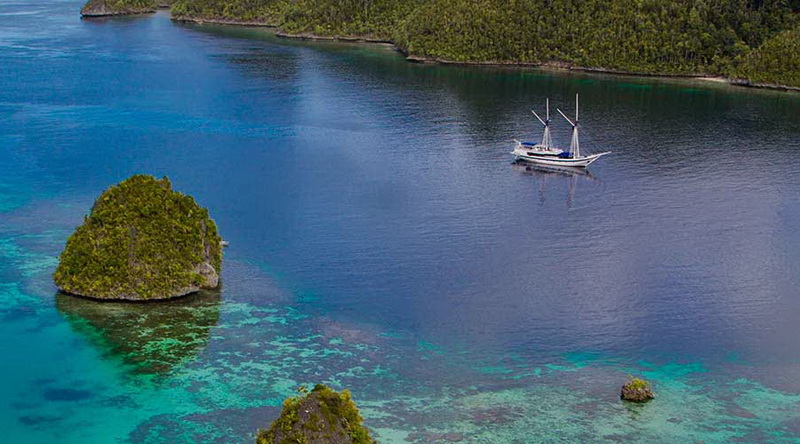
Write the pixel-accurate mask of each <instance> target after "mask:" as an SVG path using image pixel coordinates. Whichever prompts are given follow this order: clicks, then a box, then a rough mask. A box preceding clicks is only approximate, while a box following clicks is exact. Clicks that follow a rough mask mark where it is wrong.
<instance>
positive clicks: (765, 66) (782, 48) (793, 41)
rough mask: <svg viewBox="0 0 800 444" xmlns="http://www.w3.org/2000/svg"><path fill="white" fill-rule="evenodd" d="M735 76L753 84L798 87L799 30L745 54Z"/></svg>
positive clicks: (778, 37) (769, 41) (794, 30)
mask: <svg viewBox="0 0 800 444" xmlns="http://www.w3.org/2000/svg"><path fill="white" fill-rule="evenodd" d="M735 74H736V75H737V76H738V77H742V78H746V79H748V80H750V81H751V82H754V83H766V84H779V85H786V86H795V87H800V26H797V27H795V28H794V29H792V30H788V31H784V32H782V33H780V34H778V35H776V36H775V37H773V38H771V39H769V40H767V41H766V42H765V43H764V44H763V45H761V46H760V47H759V48H758V49H756V50H755V51H752V52H751V53H749V54H747V56H745V57H744V60H743V63H742V64H741V65H740V66H739V67H738V69H737V70H736V71H735Z"/></svg>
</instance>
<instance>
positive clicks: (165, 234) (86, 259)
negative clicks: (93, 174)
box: [53, 175, 222, 301]
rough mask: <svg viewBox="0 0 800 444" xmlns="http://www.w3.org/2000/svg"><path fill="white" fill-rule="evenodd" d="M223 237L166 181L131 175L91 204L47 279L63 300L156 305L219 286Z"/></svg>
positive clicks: (203, 213) (205, 214)
mask: <svg viewBox="0 0 800 444" xmlns="http://www.w3.org/2000/svg"><path fill="white" fill-rule="evenodd" d="M221 241H222V239H221V238H220V236H219V233H218V232H217V225H216V224H215V223H214V221H213V220H212V219H211V218H210V217H209V215H208V210H206V209H205V208H202V207H201V206H199V205H198V204H197V203H196V202H195V200H194V199H193V198H192V197H190V196H186V195H184V194H181V193H178V192H175V191H173V190H172V186H171V184H170V182H169V179H167V178H166V177H165V178H163V179H160V180H159V179H156V178H154V177H152V176H145V175H136V176H133V177H131V178H129V179H127V180H125V181H123V182H122V183H120V184H118V185H115V186H112V187H111V188H109V189H108V190H106V191H105V192H103V194H101V195H100V197H99V198H98V199H97V201H95V203H94V206H93V207H92V210H91V212H90V214H89V215H88V216H86V217H85V218H84V223H83V225H81V226H80V227H78V228H77V229H76V230H75V232H74V233H73V234H72V235H71V236H70V237H69V239H67V245H66V247H65V248H64V251H63V252H62V253H61V258H60V262H59V265H58V268H57V269H56V272H55V274H54V276H53V278H54V281H55V284H56V285H57V286H58V288H59V289H60V290H61V291H62V292H64V293H68V294H72V295H78V296H84V297H88V298H93V299H108V300H134V301H141V300H157V299H168V298H173V297H177V296H183V295H187V294H190V293H194V292H196V291H198V290H200V289H201V288H206V289H212V288H216V287H218V286H219V272H220V269H221V266H222V246H221Z"/></svg>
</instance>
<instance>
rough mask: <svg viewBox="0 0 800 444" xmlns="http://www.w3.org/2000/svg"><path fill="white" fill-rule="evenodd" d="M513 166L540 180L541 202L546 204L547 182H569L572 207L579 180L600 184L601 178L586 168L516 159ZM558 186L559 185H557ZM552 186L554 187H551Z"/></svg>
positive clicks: (568, 187) (568, 205)
mask: <svg viewBox="0 0 800 444" xmlns="http://www.w3.org/2000/svg"><path fill="white" fill-rule="evenodd" d="M511 167H512V168H513V169H514V170H516V171H518V172H520V173H522V174H526V175H530V176H533V177H536V178H537V179H538V180H539V203H540V204H541V205H544V203H545V202H546V201H547V183H548V182H564V181H566V183H567V199H566V202H565V203H566V205H567V208H572V201H573V199H574V198H575V192H576V190H577V188H578V182H587V183H592V184H600V183H601V182H600V179H599V178H598V177H597V176H595V175H593V174H592V173H591V172H590V171H589V170H587V169H586V168H571V167H560V166H544V165H537V164H533V163H529V162H526V161H524V160H516V161H514V162H512V163H511ZM556 186H558V185H556ZM551 188H552V187H551Z"/></svg>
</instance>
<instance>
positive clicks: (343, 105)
mask: <svg viewBox="0 0 800 444" xmlns="http://www.w3.org/2000/svg"><path fill="white" fill-rule="evenodd" d="M79 7H80V3H79V2H75V1H71V0H70V1H45V0H23V1H14V0H12V1H4V2H3V3H2V4H0V156H1V157H0V158H1V159H2V162H0V352H2V353H3V356H4V360H3V362H4V364H3V366H2V376H3V378H2V380H1V381H0V430H2V431H3V437H2V439H0V440H1V441H5V442H26V443H28V442H31V443H38V442H42V443H43V442H53V441H59V442H63V443H72V442H76V443H87V442H97V443H109V442H136V443H139V442H170V443H180V442H220V443H229V442H247V441H250V440H251V439H252V437H253V435H254V433H255V430H256V428H258V427H266V426H267V425H268V424H269V422H270V421H271V420H272V419H274V418H275V417H276V416H277V414H278V413H279V406H280V403H281V401H282V400H283V399H284V398H285V397H286V396H289V395H291V394H292V393H293V391H294V389H295V388H296V387H297V386H298V385H300V384H309V383H310V384H313V383H316V382H325V383H328V384H330V385H332V386H333V387H334V388H337V389H341V388H349V389H350V390H351V391H352V392H353V395H354V398H355V399H356V401H357V402H358V403H359V406H360V407H362V412H363V414H364V417H365V422H366V424H367V426H368V427H370V428H371V429H372V430H373V432H374V433H375V435H376V436H377V437H378V438H379V440H380V441H381V442H405V441H412V442H437V441H440V442H450V441H462V442H554V441H563V442H579V441H584V442H585V441H606V440H607V441H619V440H624V441H642V442H644V441H651V442H652V441H656V442H690V441H703V442H707V443H711V442H730V441H736V440H739V441H745V442H798V441H799V440H800V341H798V330H797V326H798V325H799V324H800V291H798V288H800V241H799V240H798V239H800V175H798V174H797V172H798V171H800V160H799V159H798V156H797V155H798V154H799V153H800V95H797V94H786V93H778V92H769V91H756V90H746V89H738V88H733V87H728V86H724V85H716V84H710V83H702V82H700V81H692V80H659V79H634V78H627V77H614V76H597V75H583V74H567V73H553V72H543V71H533V70H518V69H486V68H484V69H472V68H463V67H443V66H428V65H416V64H409V63H407V62H405V60H403V58H402V57H400V56H399V55H398V54H396V53H394V52H393V51H392V50H391V49H389V48H384V47H376V46H362V45H349V44H333V43H306V42H296V41H288V40H282V39H279V38H276V37H274V36H272V35H270V34H269V33H268V32H267V31H262V30H257V29H244V28H230V27H214V26H192V25H180V24H174V23H172V22H171V21H170V20H169V17H168V15H167V14H165V13H159V14H157V15H154V16H146V17H133V18H118V19H109V20H91V21H89V20H81V19H80V18H79V16H78V10H79ZM575 93H580V94H581V101H582V104H583V108H582V112H581V118H582V122H583V127H584V128H585V132H584V133H583V134H584V138H583V141H584V146H585V147H586V148H589V149H592V148H594V149H596V150H607V149H610V150H613V151H614V154H612V155H611V156H608V157H604V158H603V159H601V160H600V161H598V162H597V163H596V164H595V165H593V166H592V167H591V168H590V174H587V175H573V174H563V173H554V172H549V171H547V172H544V171H540V170H535V169H534V170H531V169H526V168H525V167H520V166H518V165H512V163H511V158H510V155H509V151H511V148H512V142H511V141H512V139H514V138H521V137H526V138H531V139H536V138H538V137H539V133H538V132H539V128H538V127H537V125H538V124H537V123H536V122H535V120H533V117H532V116H531V115H530V113H529V112H528V109H529V108H530V107H534V108H536V109H541V107H542V105H543V103H544V99H545V98H546V97H549V98H550V99H551V103H553V104H554V105H557V106H559V107H561V108H562V109H564V110H565V111H568V112H569V110H571V103H572V98H573V97H574V94H575ZM554 136H555V137H556V139H557V140H558V141H560V142H562V143H566V142H567V141H568V129H567V127H566V125H563V124H562V123H561V122H558V123H557V126H556V129H555V134H554ZM134 173H149V174H153V175H156V176H163V175H167V176H169V177H170V179H171V180H172V182H173V185H174V187H175V188H176V189H178V190H180V191H183V192H186V193H189V194H192V195H193V196H195V197H196V198H197V200H198V201H199V202H200V203H201V204H202V205H204V206H206V207H208V208H209V210H210V212H211V214H212V216H213V217H214V218H215V219H216V221H217V223H218V225H219V227H220V230H221V232H222V234H223V237H224V238H225V239H226V240H228V241H229V242H230V244H231V246H230V248H228V249H227V250H226V256H225V262H224V270H223V279H224V289H223V291H222V293H221V294H204V295H199V296H197V297H194V298H190V299H188V300H183V301H179V302H178V303H169V304H162V305H152V304H151V305H146V306H137V305H133V306H131V305H129V304H94V303H89V302H87V301H80V300H73V299H72V298H68V297H65V296H61V295H56V290H55V287H54V286H53V284H52V281H51V278H50V275H51V273H52V271H53V269H54V268H55V265H56V263H57V257H58V254H59V252H60V251H61V249H62V248H63V245H64V242H65V240H66V238H67V236H68V235H69V234H70V233H71V231H72V230H73V229H74V227H75V226H77V225H78V224H80V223H81V221H82V218H83V215H84V214H85V213H86V212H87V211H88V210H89V208H90V207H91V203H92V201H93V199H94V198H95V197H96V196H97V195H98V194H99V193H100V192H102V190H103V189H105V188H106V187H107V186H109V185H111V184H114V183H116V182H119V181H121V180H123V179H125V178H126V177H128V176H129V175H131V174H134ZM628 374H635V375H642V376H644V377H647V378H649V379H651V380H652V381H653V383H654V386H655V390H656V393H657V396H658V398H657V399H656V400H655V401H653V402H651V403H650V404H647V405H645V406H632V405H627V404H624V403H621V402H620V401H619V399H618V389H619V386H620V385H621V384H622V383H623V382H624V381H625V378H626V375H628Z"/></svg>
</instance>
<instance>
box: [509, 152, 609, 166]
mask: <svg viewBox="0 0 800 444" xmlns="http://www.w3.org/2000/svg"><path fill="white" fill-rule="evenodd" d="M609 153H610V151H609V152H606V153H599V154H592V155H590V156H581V157H557V156H536V155H532V156H530V155H527V154H516V157H517V159H519V160H524V161H526V162H531V163H536V164H539V165H549V166H566V167H579V168H585V167H587V166H589V165H590V164H591V163H592V162H594V161H595V160H597V159H599V158H600V157H602V156H604V155H606V154H609Z"/></svg>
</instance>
